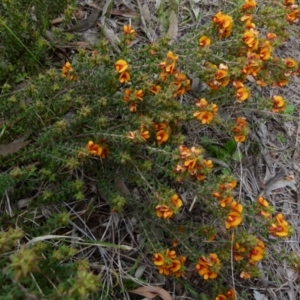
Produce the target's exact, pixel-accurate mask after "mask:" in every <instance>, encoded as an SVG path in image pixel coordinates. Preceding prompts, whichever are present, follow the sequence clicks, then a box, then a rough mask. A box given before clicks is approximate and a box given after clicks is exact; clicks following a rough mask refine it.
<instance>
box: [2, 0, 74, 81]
mask: <svg viewBox="0 0 300 300" xmlns="http://www.w3.org/2000/svg"><path fill="white" fill-rule="evenodd" d="M72 5H74V1H73V0H61V1H60V0H55V1H51V2H49V1H38V0H20V1H17V0H4V1H1V3H0V11H1V13H0V39H1V40H2V44H3V45H5V47H1V48H0V56H1V58H2V61H1V64H0V83H2V84H3V83H4V82H5V81H6V80H9V81H12V80H15V79H16V78H17V80H16V82H18V81H20V80H22V78H21V77H25V76H26V75H25V74H24V70H26V72H31V71H33V70H36V69H39V68H41V66H43V64H44V62H45V61H44V62H43V61H42V59H44V60H45V59H46V58H47V57H46V55H45V51H46V50H47V49H49V43H48V42H47V41H46V40H45V37H44V36H45V32H46V30H47V29H48V27H49V25H50V21H51V19H52V18H54V17H55V16H57V15H58V14H59V13H62V12H63V11H64V10H65V8H67V7H68V6H72ZM21 70H23V71H21ZM21 72H22V73H21ZM20 76H21V77H20Z"/></svg>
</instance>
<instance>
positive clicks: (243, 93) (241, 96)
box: [235, 87, 251, 102]
mask: <svg viewBox="0 0 300 300" xmlns="http://www.w3.org/2000/svg"><path fill="white" fill-rule="evenodd" d="M250 95H251V94H250V92H249V90H248V89H247V88H246V87H241V88H239V89H237V90H236V94H235V97H236V99H237V101H239V102H244V101H245V100H247V99H248V98H249V97H250Z"/></svg>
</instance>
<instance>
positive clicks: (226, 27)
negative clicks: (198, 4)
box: [212, 11, 233, 38]
mask: <svg viewBox="0 0 300 300" xmlns="http://www.w3.org/2000/svg"><path fill="white" fill-rule="evenodd" d="M212 20H213V23H215V24H217V25H218V31H219V38H226V37H228V36H229V35H230V34H231V31H232V27H233V19H232V17H231V16H229V15H224V14H223V13H222V12H221V11H219V12H218V13H217V14H215V15H214V16H213V18H212Z"/></svg>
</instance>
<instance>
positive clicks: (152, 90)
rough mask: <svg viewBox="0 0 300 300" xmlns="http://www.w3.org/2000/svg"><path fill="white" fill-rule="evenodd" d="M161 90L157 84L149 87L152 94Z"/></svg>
mask: <svg viewBox="0 0 300 300" xmlns="http://www.w3.org/2000/svg"><path fill="white" fill-rule="evenodd" d="M160 90H161V87H160V86H159V85H154V86H152V87H151V88H150V91H151V92H152V93H153V94H158V93H159V91H160Z"/></svg>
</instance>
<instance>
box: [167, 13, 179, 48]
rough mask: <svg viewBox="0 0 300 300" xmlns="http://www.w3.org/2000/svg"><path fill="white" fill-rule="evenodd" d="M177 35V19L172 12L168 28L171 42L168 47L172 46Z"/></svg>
mask: <svg viewBox="0 0 300 300" xmlns="http://www.w3.org/2000/svg"><path fill="white" fill-rule="evenodd" d="M177 33H178V19H177V15H176V13H175V12H174V11H172V12H171V14H170V26H169V30H168V36H169V37H170V38H171V41H170V42H169V44H170V45H172V44H173V43H174V41H175V39H176V37H177Z"/></svg>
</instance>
